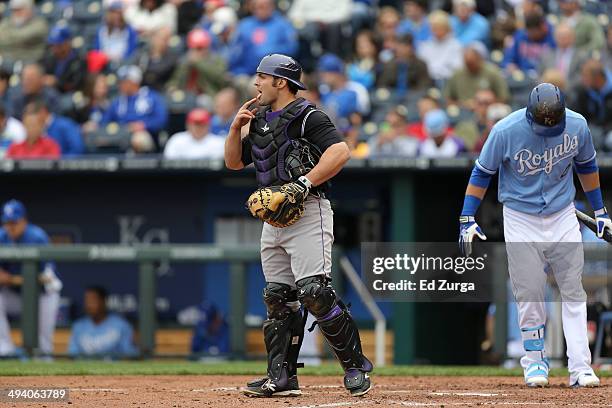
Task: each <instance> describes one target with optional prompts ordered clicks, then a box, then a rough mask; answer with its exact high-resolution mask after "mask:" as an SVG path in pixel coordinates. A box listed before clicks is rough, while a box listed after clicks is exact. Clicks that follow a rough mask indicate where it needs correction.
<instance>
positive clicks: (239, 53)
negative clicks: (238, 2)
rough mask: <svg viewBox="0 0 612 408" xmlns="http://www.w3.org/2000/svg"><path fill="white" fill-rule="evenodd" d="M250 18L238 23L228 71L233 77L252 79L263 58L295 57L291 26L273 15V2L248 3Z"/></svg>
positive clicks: (272, 0)
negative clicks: (277, 54) (249, 4)
mask: <svg viewBox="0 0 612 408" xmlns="http://www.w3.org/2000/svg"><path fill="white" fill-rule="evenodd" d="M251 5H252V12H253V15H252V16H250V17H246V18H244V19H242V20H241V21H240V23H238V28H237V30H236V35H235V45H236V50H235V52H234V53H233V54H232V55H231V60H230V62H229V68H230V71H231V72H232V74H234V75H249V76H250V75H254V74H255V71H256V70H257V65H258V64H259V61H261V59H262V58H263V57H265V56H266V55H268V54H272V53H280V54H286V55H291V56H293V55H295V54H296V52H297V49H298V42H297V34H296V32H295V29H294V28H293V26H292V25H291V23H290V22H289V21H288V20H287V19H286V18H285V17H283V16H282V15H281V14H280V13H279V12H277V11H276V8H275V7H276V6H275V4H274V0H252V3H251Z"/></svg>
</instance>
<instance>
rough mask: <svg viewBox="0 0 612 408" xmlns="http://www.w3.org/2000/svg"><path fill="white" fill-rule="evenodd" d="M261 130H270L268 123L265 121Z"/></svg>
mask: <svg viewBox="0 0 612 408" xmlns="http://www.w3.org/2000/svg"><path fill="white" fill-rule="evenodd" d="M261 130H263V131H264V132H267V131H268V130H270V127H269V126H268V124H267V123H266V124H265V125H264V126H263V127H262V128H261Z"/></svg>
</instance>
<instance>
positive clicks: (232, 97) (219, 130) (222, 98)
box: [210, 87, 240, 137]
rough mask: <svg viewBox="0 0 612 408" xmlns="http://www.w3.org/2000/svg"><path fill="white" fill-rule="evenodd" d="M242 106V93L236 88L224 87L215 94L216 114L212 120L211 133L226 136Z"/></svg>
mask: <svg viewBox="0 0 612 408" xmlns="http://www.w3.org/2000/svg"><path fill="white" fill-rule="evenodd" d="M239 107H240V93H239V92H238V90H237V89H236V88H231V87H229V88H223V89H222V90H220V91H219V92H218V93H217V96H215V107H214V114H213V117H212V118H211V120H210V133H212V134H213V135H216V136H222V137H226V136H227V135H228V133H229V131H230V125H231V124H232V121H233V120H234V116H235V115H236V112H238V108H239Z"/></svg>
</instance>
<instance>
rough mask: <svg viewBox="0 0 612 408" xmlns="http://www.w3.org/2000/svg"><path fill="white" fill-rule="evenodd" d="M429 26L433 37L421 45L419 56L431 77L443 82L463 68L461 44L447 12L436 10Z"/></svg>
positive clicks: (418, 51) (431, 15)
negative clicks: (453, 30)
mask: <svg viewBox="0 0 612 408" xmlns="http://www.w3.org/2000/svg"><path fill="white" fill-rule="evenodd" d="M429 24H430V25H431V32H432V34H433V36H432V38H431V39H429V40H427V41H424V42H423V43H422V44H421V45H420V47H419V48H418V49H417V55H418V56H419V57H420V58H421V59H422V60H423V61H425V63H426V64H427V68H428V70H429V76H430V77H432V78H433V79H434V80H436V81H443V80H445V79H448V78H450V77H451V75H452V74H453V72H455V71H456V70H457V69H459V68H461V67H462V66H463V58H462V48H461V43H460V42H459V41H458V40H457V39H456V38H455V36H454V35H453V32H452V31H451V27H450V23H449V19H448V14H447V13H446V12H444V11H442V10H436V11H434V12H433V13H431V14H430V16H429Z"/></svg>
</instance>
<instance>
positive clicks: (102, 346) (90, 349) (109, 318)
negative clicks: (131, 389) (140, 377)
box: [68, 286, 138, 358]
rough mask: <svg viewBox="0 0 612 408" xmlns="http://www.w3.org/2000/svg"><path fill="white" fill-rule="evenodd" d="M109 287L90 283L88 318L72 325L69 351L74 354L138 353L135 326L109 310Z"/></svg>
mask: <svg viewBox="0 0 612 408" xmlns="http://www.w3.org/2000/svg"><path fill="white" fill-rule="evenodd" d="M106 298H107V293H106V289H104V288H103V287H101V286H90V287H89V288H87V289H86V290H85V296H84V299H83V305H84V307H85V314H86V316H85V317H82V318H80V319H78V320H77V321H76V322H74V324H73V326H72V333H71V335H70V341H69V343H68V354H70V355H71V356H73V357H111V358H121V357H133V356H135V355H137V354H138V350H137V348H136V347H135V346H134V333H133V330H132V326H131V325H130V323H128V321H127V320H125V319H124V318H123V317H121V316H119V315H117V314H114V313H108V310H107V309H106Z"/></svg>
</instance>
